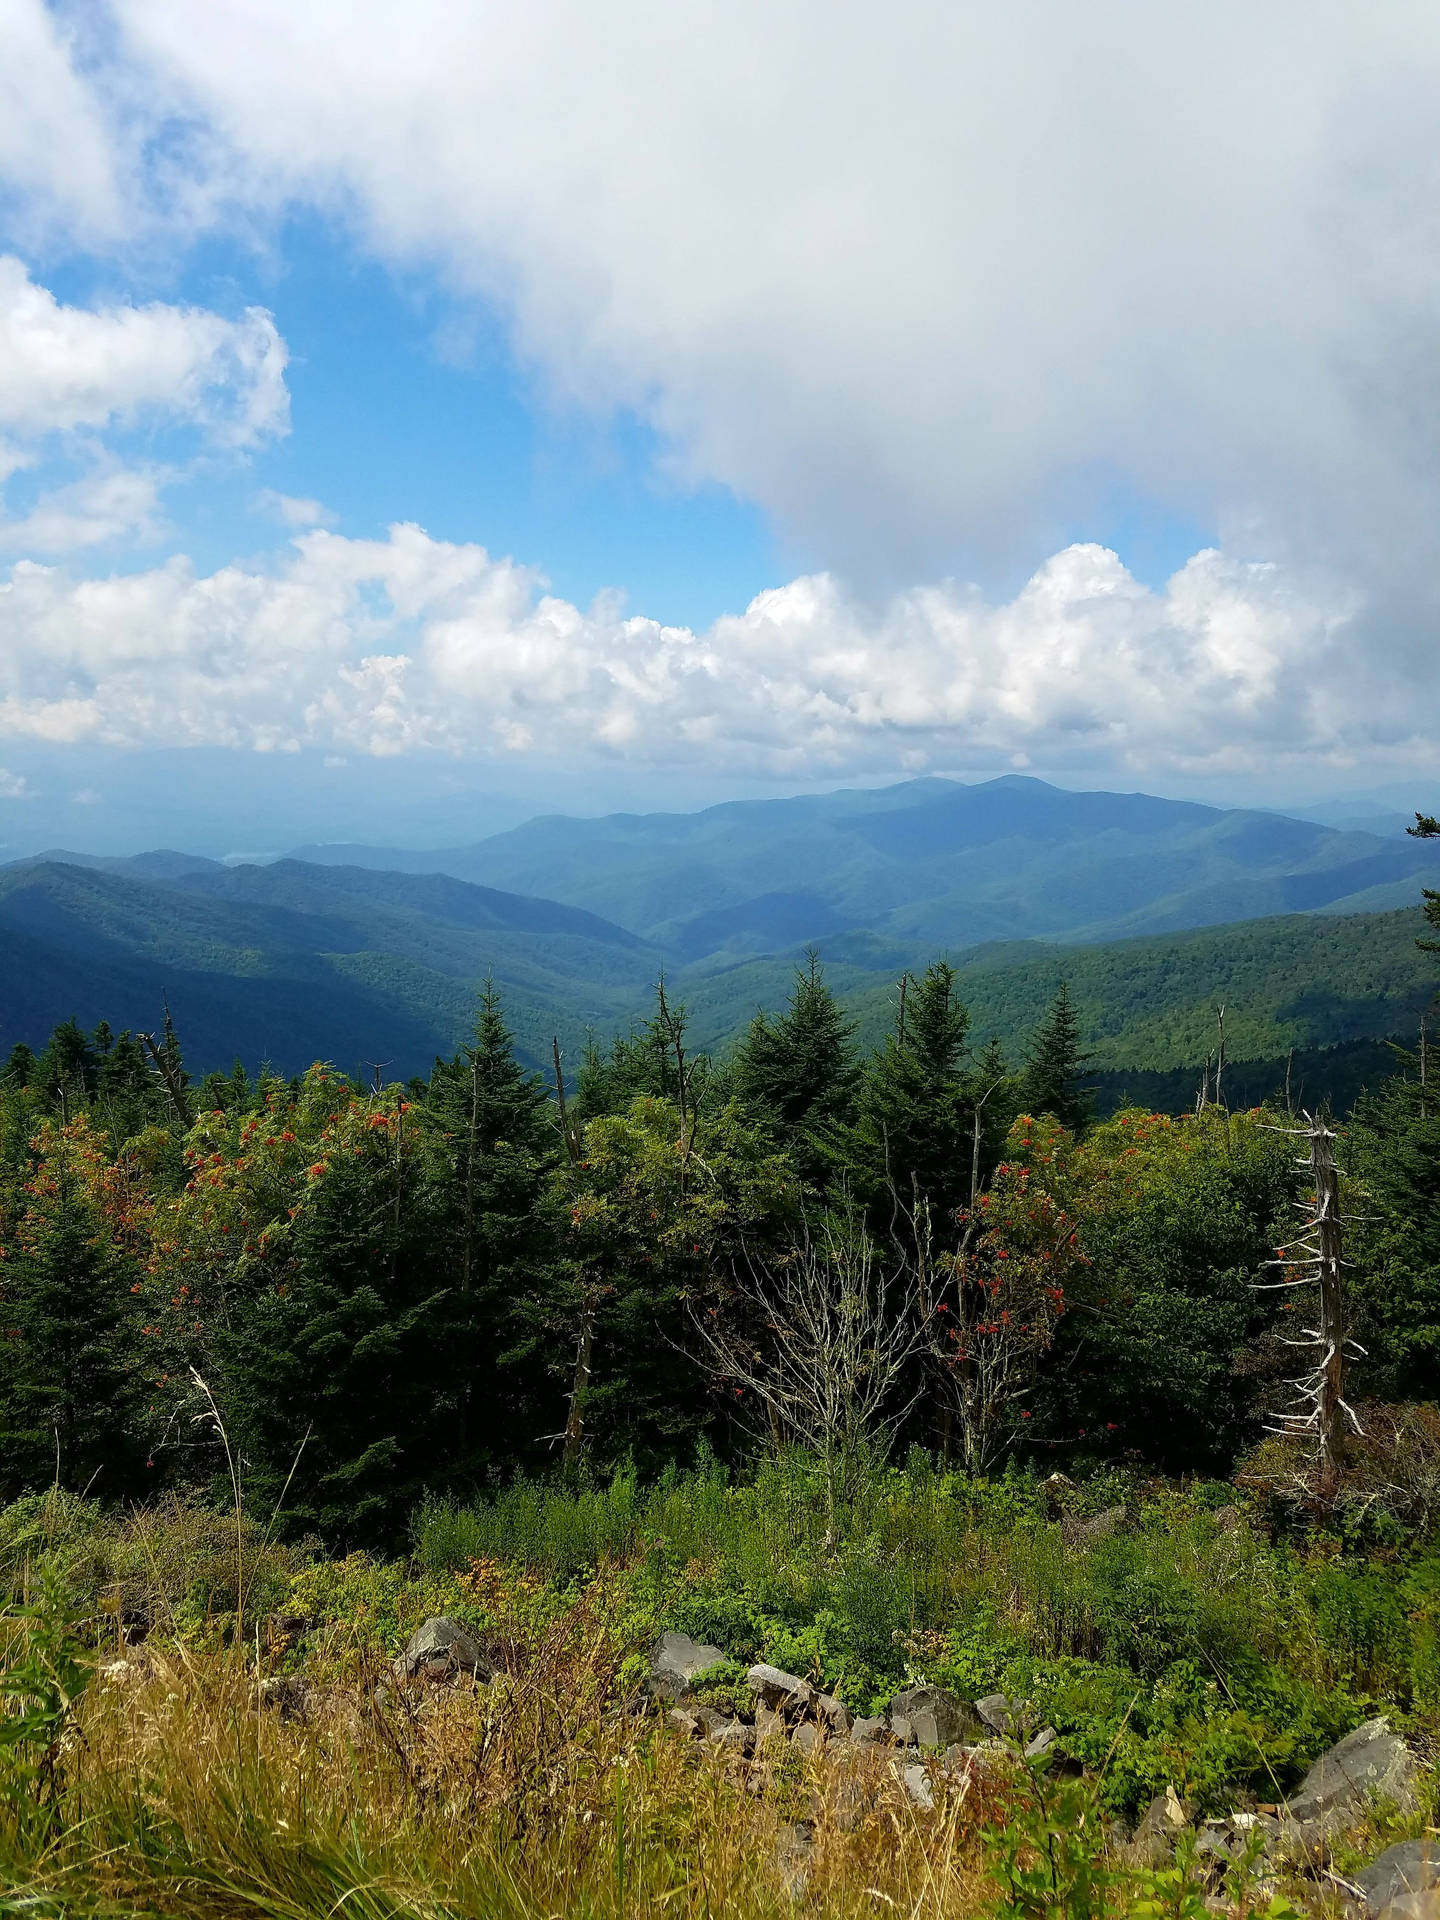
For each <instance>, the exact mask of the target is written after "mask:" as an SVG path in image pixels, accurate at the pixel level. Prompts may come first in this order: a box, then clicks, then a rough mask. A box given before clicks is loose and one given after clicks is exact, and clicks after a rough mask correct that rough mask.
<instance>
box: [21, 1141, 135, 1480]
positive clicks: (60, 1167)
mask: <svg viewBox="0 0 1440 1920" xmlns="http://www.w3.org/2000/svg"><path fill="white" fill-rule="evenodd" d="M75 1151H76V1149H75V1147H74V1145H73V1143H72V1142H70V1141H68V1140H63V1139H62V1140H61V1141H59V1142H57V1143H56V1144H54V1145H53V1147H52V1148H51V1150H50V1152H49V1153H48V1154H47V1155H46V1156H45V1157H44V1159H43V1160H42V1162H41V1164H40V1167H39V1168H38V1170H37V1172H36V1176H35V1178H34V1179H33V1180H32V1181H31V1183H30V1190H29V1195H28V1199H29V1205H28V1207H27V1208H26V1211H25V1212H24V1214H23V1215H22V1216H21V1217H20V1219H19V1220H18V1221H17V1222H16V1224H15V1227H14V1229H13V1231H12V1232H11V1233H10V1235H9V1236H8V1244H7V1245H6V1247H5V1259H4V1263H3V1266H0V1274H3V1281H0V1487H3V1488H4V1490H5V1492H6V1495H7V1497H13V1496H14V1495H16V1494H17V1493H20V1492H21V1491H23V1490H25V1489H26V1488H38V1487H41V1486H45V1485H47V1484H49V1483H50V1482H51V1481H52V1480H53V1479H55V1478H56V1477H57V1476H58V1479H59V1481H60V1484H61V1485H63V1486H66V1487H69V1488H71V1489H72V1490H74V1491H77V1492H80V1491H84V1490H85V1489H87V1488H93V1489H94V1491H95V1492H96V1494H97V1495H99V1496H101V1497H103V1498H108V1499H123V1498H125V1497H127V1496H131V1495H134V1494H135V1493H137V1492H139V1491H141V1489H142V1487H143V1484H144V1468H143V1460H144V1453H143V1448H142V1443H141V1439H140V1434H139V1415H140V1383H139V1378H138V1374H137V1364H136V1349H137V1347H138V1345H139V1337H138V1329H137V1327H136V1325H135V1318H136V1316H135V1314H134V1312H133V1296H132V1292H131V1289H132V1286H134V1285H135V1284H136V1280H137V1276H136V1273H135V1271H134V1269H133V1268H132V1266H131V1265H130V1263H129V1262H128V1261H127V1260H126V1259H125V1257H124V1255H123V1253H122V1251H121V1250H120V1248H119V1247H117V1246H116V1245H115V1243H114V1241H113V1239H112V1237H111V1235H110V1233H109V1231H108V1227H107V1223H106V1222H105V1221H104V1220H103V1219H102V1218H101V1217H100V1215H99V1214H98V1213H97V1211H96V1209H95V1208H94V1207H93V1206H92V1205H91V1204H90V1202H89V1201H88V1200H87V1198H86V1196H85V1194H84V1192H83V1191H82V1188H81V1185H80V1181H79V1179H78V1176H77V1173H76V1170H75V1168H74V1166H73V1164H72V1162H73V1158H74V1154H75Z"/></svg>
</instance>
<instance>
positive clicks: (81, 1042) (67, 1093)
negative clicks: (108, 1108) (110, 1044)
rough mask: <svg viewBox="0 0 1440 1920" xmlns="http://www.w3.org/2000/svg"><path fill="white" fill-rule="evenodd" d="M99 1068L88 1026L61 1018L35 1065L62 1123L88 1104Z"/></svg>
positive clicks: (71, 1118) (92, 1095)
mask: <svg viewBox="0 0 1440 1920" xmlns="http://www.w3.org/2000/svg"><path fill="white" fill-rule="evenodd" d="M99 1070H100V1063H99V1061H98V1060H97V1059H96V1057H95V1049H94V1048H93V1047H92V1046H91V1044H90V1037H89V1035H88V1034H87V1033H86V1032H85V1029H84V1028H83V1027H82V1026H81V1025H80V1024H79V1022H78V1021H76V1020H73V1019H71V1020H62V1021H61V1023H60V1025H59V1026H58V1027H56V1029H55V1031H54V1032H53V1033H52V1034H51V1036H50V1043H49V1045H48V1046H47V1047H46V1049H45V1051H44V1053H42V1054H41V1056H40V1060H39V1063H38V1066H37V1068H36V1078H37V1079H38V1080H39V1082H40V1085H41V1086H42V1087H43V1088H44V1089H45V1092H46V1093H47V1095H48V1096H49V1098H50V1100H51V1101H52V1102H53V1104H54V1106H55V1107H56V1108H57V1109H58V1111H59V1114H60V1119H61V1122H62V1123H63V1122H65V1121H68V1120H73V1119H75V1118H76V1117H77V1116H78V1115H79V1114H81V1113H83V1112H84V1110H85V1108H86V1107H88V1106H89V1104H90V1101H91V1100H92V1098H93V1097H94V1093H95V1087H96V1083H97V1081H98V1078H99Z"/></svg>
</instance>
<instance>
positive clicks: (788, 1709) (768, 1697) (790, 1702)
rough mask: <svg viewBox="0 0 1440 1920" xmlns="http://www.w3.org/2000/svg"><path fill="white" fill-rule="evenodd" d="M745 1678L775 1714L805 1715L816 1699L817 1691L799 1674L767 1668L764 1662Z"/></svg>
mask: <svg viewBox="0 0 1440 1920" xmlns="http://www.w3.org/2000/svg"><path fill="white" fill-rule="evenodd" d="M745 1678H746V1679H747V1680H748V1681H749V1682H750V1686H751V1688H752V1690H753V1691H754V1692H755V1693H756V1694H758V1695H759V1697H760V1698H761V1699H762V1700H763V1701H764V1702H765V1705H766V1706H767V1707H769V1708H770V1709H771V1711H772V1712H774V1713H786V1714H800V1713H804V1712H806V1711H807V1710H808V1708H809V1706H810V1703H811V1701H812V1700H813V1699H814V1698H815V1689H814V1688H813V1687H812V1686H811V1685H810V1682H809V1681H808V1680H802V1679H801V1678H800V1677H799V1675H798V1674H794V1673H782V1672H781V1670H780V1668H779V1667H767V1666H766V1665H765V1664H764V1663H763V1662H762V1663H761V1664H760V1665H759V1666H755V1667H751V1669H750V1671H749V1673H747V1674H746V1676H745Z"/></svg>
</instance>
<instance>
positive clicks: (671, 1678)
mask: <svg viewBox="0 0 1440 1920" xmlns="http://www.w3.org/2000/svg"><path fill="white" fill-rule="evenodd" d="M724 1658H725V1655H724V1654H723V1653H722V1652H721V1651H720V1649H719V1647H707V1646H706V1645H704V1643H703V1642H702V1641H699V1640H692V1639H691V1638H690V1636H689V1634H688V1633H662V1634H661V1636H660V1638H659V1639H658V1640H657V1641H656V1642H655V1645H654V1646H653V1647H652V1648H651V1650H650V1679H649V1682H648V1685H649V1688H650V1692H651V1694H652V1696H653V1697H654V1698H655V1699H657V1700H671V1701H675V1700H683V1699H684V1697H685V1695H686V1694H687V1693H688V1692H689V1691H690V1682H691V1681H692V1680H693V1679H694V1678H695V1676H696V1674H697V1673H704V1672H705V1670H706V1668H707V1667H714V1666H718V1665H719V1663H720V1661H722V1660H723V1659H724Z"/></svg>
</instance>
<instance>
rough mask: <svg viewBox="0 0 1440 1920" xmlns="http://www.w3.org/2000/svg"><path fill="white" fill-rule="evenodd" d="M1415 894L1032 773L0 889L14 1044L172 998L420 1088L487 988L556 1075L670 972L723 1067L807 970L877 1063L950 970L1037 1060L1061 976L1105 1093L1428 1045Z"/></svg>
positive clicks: (1, 944) (30, 875) (146, 1016)
mask: <svg viewBox="0 0 1440 1920" xmlns="http://www.w3.org/2000/svg"><path fill="white" fill-rule="evenodd" d="M1427 883H1428V884H1432V885H1440V848H1437V847H1436V846H1434V845H1430V844H1426V843H1423V842H1418V841H1415V840H1407V839H1403V838H1395V837H1392V838H1384V837H1381V836H1377V835H1373V834H1369V833H1365V832H1360V831H1351V830H1341V829H1336V828H1331V827H1326V826H1324V825H1322V824H1319V823H1316V822H1309V821H1298V820H1291V819H1287V818H1285V817H1284V816H1279V815H1272V814H1264V813H1256V812H1239V811H1225V810H1221V809H1216V808H1211V807H1204V806H1198V805H1195V804H1193V803H1190V802H1181V801H1170V800H1163V799H1157V798H1154V797H1152V796H1148V795H1144V794H1107V793H1090V794H1073V793H1067V792H1063V791H1061V790H1059V789H1056V788H1053V787H1049V786H1046V785H1045V784H1044V783H1043V782H1040V781H1036V780H1030V779H1018V778H1006V779H1003V780H997V781H991V782H987V783H985V784H984V785H981V786H972V787H966V786H962V785H960V784H958V783H956V782H951V781H944V780H918V781H909V782H906V783H904V784H902V785H900V786H895V787H890V788H882V789H876V790H869V791H851V792H844V793H835V794H823V795H812V796H805V797H803V798H800V799H794V800H780V801H760V802H741V803H735V804H731V805H726V806H720V807H712V808H709V809H707V810H706V811H704V812H703V813H697V814H655V815H612V816H609V817H607V818H604V819H596V820H585V819H567V818H560V817H555V818H545V819H539V820H534V821H531V822H529V823H528V824H527V825H525V826H523V827H519V828H516V829H513V830H511V831H509V832H506V833H501V834H497V835H495V836H493V837H492V838H491V839H488V840H485V841H481V842H479V843H478V844H476V845H474V846H470V847H466V848H463V849H458V850H452V851H445V852H439V853H423V852H413V851H400V850H394V849H379V848H358V847H350V848H335V847H308V848H301V849H297V852H296V854H295V855H294V856H292V857H289V858H286V859H282V860H279V861H275V862H273V863H270V864H268V865H240V866H227V865H224V864H222V863H220V862H217V861H214V860H209V859H205V858H203V857H201V856H198V855H193V854H184V853H169V852H163V851H161V852H151V853H145V854H139V855H135V856H133V857H129V858H119V857H113V856H107V857H100V856H89V855H85V854H76V853H68V852H55V853H51V854H45V855H39V856H36V857H34V858H32V859H28V860H25V861H20V862H16V863H14V864H12V865H11V866H9V867H6V868H3V869H0V1045H3V1046H5V1047H8V1046H9V1045H10V1044H12V1043H13V1041H15V1040H16V1039H24V1040H26V1041H27V1042H29V1044H31V1045H32V1046H33V1045H37V1044H39V1043H40V1042H43V1040H44V1038H45V1036H46V1035H47V1034H48V1032H49V1031H50V1029H51V1028H52V1027H53V1026H54V1024H55V1023H56V1022H57V1021H58V1020H61V1019H65V1018H68V1017H70V1016H71V1015H74V1016H75V1017H76V1018H78V1019H80V1020H81V1022H82V1024H85V1025H87V1026H90V1025H94V1024H95V1022H96V1021H98V1020H99V1019H101V1018H102V1017H103V1018H105V1019H107V1020H108V1021H109V1022H110V1024H111V1025H112V1026H113V1027H117V1028H118V1027H120V1026H126V1025H128V1026H138V1027H144V1028H149V1027H153V1026H154V1025H155V1024H156V1022H157V1021H158V1019H159V1018H160V1017H161V1012H162V1005H163V1003H164V1002H166V1001H168V1004H169V1006H170V1008H171V1011H172V1013H173V1015H174V1017H175V1020H176V1023H177V1026H178V1027H179V1029H180V1032H181V1038H182V1041H183V1043H184V1045H185V1048H186V1051H187V1055H188V1057H189V1059H190V1060H191V1063H192V1065H193V1066H195V1067H199V1068H208V1067H212V1066H228V1065H229V1064H230V1061H231V1059H232V1058H233V1057H235V1055H237V1054H238V1055H239V1056H240V1057H241V1058H243V1059H245V1060H246V1061H247V1062H249V1063H251V1064H254V1063H256V1062H258V1061H259V1060H260V1059H262V1058H265V1059H269V1060H271V1061H272V1062H274V1063H275V1064H276V1065H278V1066H281V1067H283V1068H285V1069H286V1070H294V1069H296V1068H298V1067H300V1066H303V1065H305V1064H307V1063H308V1062H309V1061H310V1060H311V1059H314V1058H317V1057H324V1058H328V1059H331V1060H333V1061H335V1062H336V1064H337V1065H340V1066H342V1067H345V1068H347V1069H352V1070H353V1069H354V1068H356V1067H358V1066H360V1065H361V1064H364V1063H374V1062H377V1061H379V1062H382V1063H385V1066H386V1070H387V1071H388V1072H389V1073H391V1074H392V1075H394V1074H400V1073H409V1072H416V1071H419V1072H423V1071H425V1070H426V1069H427V1068H428V1066H429V1064H430V1062H431V1060H432V1059H433V1057H434V1055H435V1054H436V1053H437V1052H440V1053H449V1052H451V1051H453V1049H454V1047H455V1046H456V1044H457V1043H458V1042H459V1040H460V1039H461V1038H462V1036H463V1034H464V1033H465V1031H466V1029H467V1027H468V1024H469V1021H470V1018H471V1015H472V1010H473V1005H474V999H475V995H476V992H477V989H478V987H479V985H480V983H481V982H482V981H483V980H484V979H485V978H487V977H489V978H492V979H493V980H494V981H495V983H496V985H497V986H498V987H499V988H500V990H501V994H502V998H503V1000H504V1003H505V1006H506V1009H507V1013H508V1016H509V1018H510V1021H511V1024H512V1026H513V1027H514V1029H515V1031H516V1034H517V1040H518V1043H519V1047H520V1051H521V1053H522V1055H523V1056H524V1057H525V1058H526V1059H527V1060H529V1061H530V1062H532V1063H534V1064H540V1063H541V1062H544V1061H545V1060H547V1059H548V1055H549V1051H550V1045H551V1040H552V1037H556V1038H558V1039H559V1040H560V1042H561V1045H562V1047H563V1048H564V1049H565V1051H566V1053H567V1054H568V1055H570V1056H571V1057H572V1058H573V1057H574V1055H575V1053H576V1052H577V1051H578V1049H579V1048H580V1047H581V1046H583V1044H584V1043H585V1039H586V1037H587V1035H593V1036H595V1037H597V1038H600V1039H602V1040H603V1039H604V1038H606V1037H608V1035H609V1034H611V1033H612V1032H614V1031H616V1030H617V1029H623V1028H624V1027H626V1026H627V1025H629V1024H630V1023H631V1022H633V1021H634V1020H636V1019H638V1018H641V1017H643V1015H644V1013H645V1012H646V1011H647V1008H648V1002H649V998H650V995H651V992H652V990H653V983H654V980H655V978H656V976H657V974H658V973H659V972H660V971H661V969H662V968H663V969H665V970H666V972H667V975H668V977H669V978H670V979H671V981H672V983H673V984H674V986H675V988H676V991H677V992H678V993H679V994H680V995H681V997H683V998H684V999H685V1001H686V1002H687V1004H688V1005H689V1007H690V1009H691V1014H692V1019H693V1021H694V1037H695V1040H696V1042H697V1044H701V1045H706V1046H710V1047H715V1048H723V1047H724V1045H725V1044H726V1043H728V1042H729V1041H730V1040H731V1039H732V1038H733V1037H734V1035H735V1034H736V1033H737V1032H738V1031H739V1030H741V1029H742V1028H743V1026H744V1024H745V1023H746V1021H747V1020H748V1019H749V1018H750V1016H751V1015H752V1014H753V1012H754V1011H755V1009H756V1007H757V1006H761V1005H764V1006H769V1007H774V1006H777V1005H778V1004H780V1003H781V1002H782V1001H783V999H784V996H785V993H786V992H787V990H788V986H789V982H790V979H791V976H792V971H793V966H794V964H795V961H796V959H797V958H798V957H799V955H800V953H801V951H802V950H803V948H804V947H805V946H807V945H810V944H813V945H815V946H816V947H818V948H819V949H820V951H821V954H822V957H823V958H824V960H825V962H826V965H827V969H828V972H829V977H830V979H831V982H832V984H833V985H834V986H835V988H836V990H837V992H838V993H839V994H840V995H841V996H842V998H843V999H844V1000H845V1001H846V1003H847V1005H848V1006H849V1007H850V1008H851V1009H852V1011H853V1013H854V1015H855V1017H856V1019H857V1021H858V1023H859V1030H860V1035H861V1038H862V1039H863V1040H866V1041H873V1040H874V1039H875V1038H877V1037H878V1036H879V1034H880V1033H881V1032H883V1030H884V1029H885V1027H886V1026H887V1024H888V1023H889V1021H890V1020H891V1019H892V1018H893V1002H894V990H895V982H896V980H897V978H898V976H899V974H900V973H901V972H903V971H904V970H905V969H907V968H914V967H916V966H919V965H923V964H924V963H925V961H926V960H928V959H929V958H931V957H933V955H934V954H935V953H937V952H940V951H944V952H946V953H948V955H949V957H950V958H951V959H952V961H954V962H955V964H956V965H957V966H958V968H959V970H960V974H961V986H962V991H963V993H964V995H965V997H966V999H967V1001H968V1002H969V1003H970V1005H971V1008H972V1012H973V1017H974V1025H975V1031H976V1034H977V1037H979V1038H982V1039H983V1038H987V1037H990V1036H991V1035H994V1036H997V1037H999V1038H1001V1039H1003V1040H1005V1041H1006V1042H1007V1044H1009V1045H1010V1046H1011V1047H1012V1048H1015V1047H1018V1046H1019V1045H1020V1044H1023V1041H1024V1037H1025V1035H1026V1034H1027V1033H1028V1032H1029V1031H1030V1030H1031V1028H1032V1027H1033V1025H1034V1023H1035V1021H1036V1020H1037V1019H1038V1018H1039V1016H1040V1014H1041V1013H1042V1012H1043V1010H1044V1007H1045V1005H1046V1004H1047V1003H1048V1001H1049V999H1050V998H1051V996H1052V995H1053V993H1054V990H1055V988H1056V986H1057V985H1058V983H1059V981H1060V979H1061V978H1064V979H1066V980H1068V982H1069V984H1070V986H1071V989H1072V992H1073V993H1074V995H1075V997H1076V1000H1077V1003H1078V1004H1079V1006H1080V1010H1081V1013H1082V1018H1083V1020H1084V1022H1085V1025H1086V1030H1087V1033H1088V1034H1089V1036H1090V1041H1091V1046H1092V1050H1093V1054H1094V1062H1095V1066H1096V1069H1097V1070H1103V1071H1106V1072H1109V1073H1122V1074H1123V1073H1131V1074H1135V1073H1157V1072H1163V1071H1165V1070H1168V1069H1175V1068H1179V1067H1182V1066H1188V1065H1190V1064H1191V1063H1193V1062H1195V1061H1197V1060H1200V1059H1203V1058H1204V1056H1205V1054H1206V1052H1207V1051H1208V1049H1209V1047H1210V1045H1211V1044H1212V1036H1213V1029H1214V1020H1215V1008H1216V1006H1217V1005H1218V1004H1220V1003H1222V1002H1223V1003H1224V1004H1225V1005H1226V1008H1227V1015H1226V1018H1227V1029H1228V1032H1229V1045H1230V1051H1231V1053H1232V1056H1234V1057H1237V1058H1239V1057H1241V1056H1246V1055H1248V1056H1250V1057H1252V1058H1257V1059H1258V1058H1262V1057H1273V1056H1276V1055H1282V1054H1284V1053H1285V1052H1286V1051H1287V1050H1288V1049H1290V1048H1293V1047H1299V1048H1317V1047H1324V1046H1327V1045H1332V1044H1334V1043H1337V1042H1344V1043H1347V1044H1350V1045H1352V1046H1356V1045H1365V1044H1369V1045H1371V1046H1372V1047H1373V1044H1374V1043H1375V1042H1377V1041H1379V1040H1381V1039H1383V1038H1384V1037H1385V1036H1387V1035H1391V1034H1402V1035H1404V1034H1410V1033H1412V1032H1413V1030H1414V1025H1415V1022H1416V1020H1417V1019H1418V1017H1419V1014H1420V1011H1421V1009H1422V1008H1423V1007H1424V1006H1426V1005H1427V1004H1428V1002H1429V999H1430V997H1431V995H1432V993H1433V989H1434V985H1435V974H1434V968H1433V965H1432V963H1431V962H1430V960H1429V958H1428V957H1427V956H1425V955H1423V954H1420V953H1418V952H1417V951H1416V948H1415V945H1414V935H1415V933H1416V932H1418V931H1419V930H1420V928H1421V924H1422V923H1421V918H1420V915H1419V912H1418V908H1417V906H1416V904H1415V903H1416V901H1417V898H1418V893H1419V889H1420V887H1421V886H1422V885H1424V884H1427ZM1237 922H1238V923H1241V924H1235V923H1237ZM1370 1057H1371V1056H1368V1055H1367V1056H1366V1058H1367V1059H1368V1058H1370Z"/></svg>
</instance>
